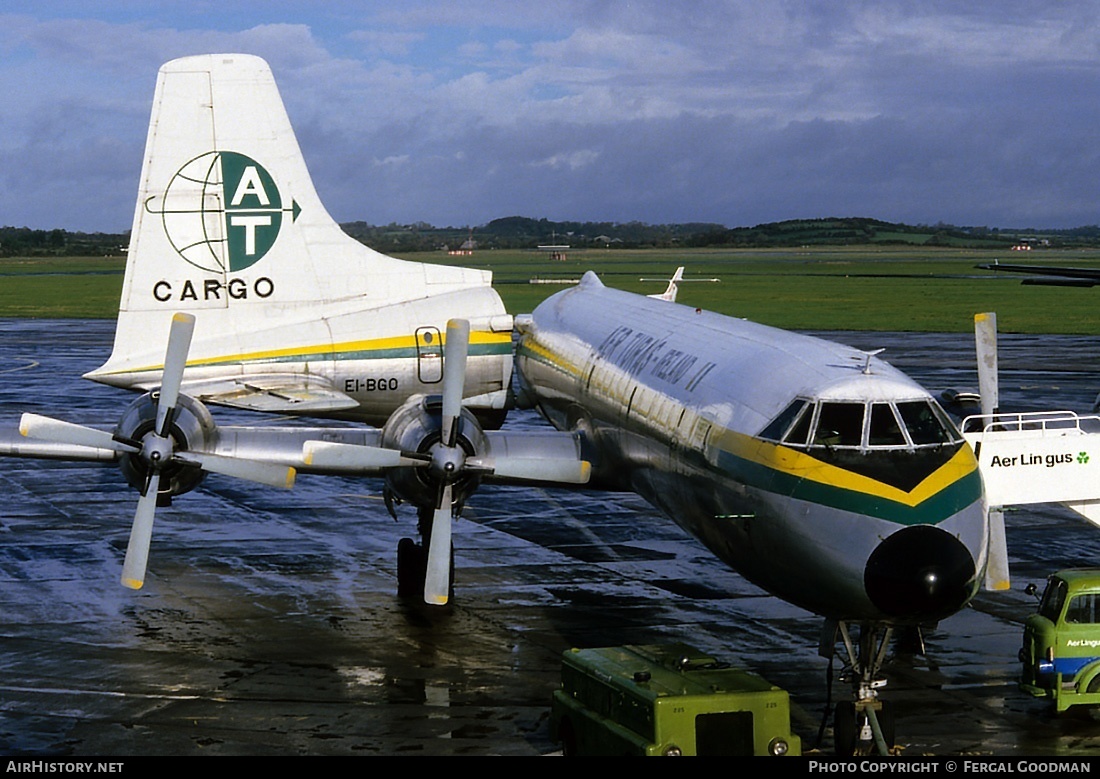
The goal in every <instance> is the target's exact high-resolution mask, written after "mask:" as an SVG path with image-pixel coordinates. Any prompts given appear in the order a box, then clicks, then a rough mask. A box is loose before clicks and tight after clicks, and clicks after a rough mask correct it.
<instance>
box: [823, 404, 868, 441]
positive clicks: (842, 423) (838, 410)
mask: <svg viewBox="0 0 1100 779" xmlns="http://www.w3.org/2000/svg"><path fill="white" fill-rule="evenodd" d="M863 409H864V406H863V404H862V403H822V404H821V413H820V414H819V415H818V418H817V430H815V431H814V446H859V445H860V444H862V443H863Z"/></svg>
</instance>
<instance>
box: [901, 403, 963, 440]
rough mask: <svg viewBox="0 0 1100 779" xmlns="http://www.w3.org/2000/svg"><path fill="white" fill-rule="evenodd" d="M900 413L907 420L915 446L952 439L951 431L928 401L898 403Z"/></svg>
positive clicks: (907, 426)
mask: <svg viewBox="0 0 1100 779" xmlns="http://www.w3.org/2000/svg"><path fill="white" fill-rule="evenodd" d="M898 413H899V414H901V418H902V420H903V421H904V422H905V427H906V429H907V430H908V431H909V437H910V438H911V439H913V444H914V446H923V445H927V444H946V443H948V442H949V441H951V439H952V436H951V433H950V432H949V431H948V428H947V427H946V426H945V425H944V423H943V421H942V420H941V419H940V418H939V415H937V414H936V412H935V410H934V409H933V408H932V405H931V404H930V403H928V402H927V401H924V400H914V401H909V402H907V403H898Z"/></svg>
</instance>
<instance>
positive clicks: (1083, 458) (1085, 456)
mask: <svg viewBox="0 0 1100 779" xmlns="http://www.w3.org/2000/svg"><path fill="white" fill-rule="evenodd" d="M1088 461H1089V453H1088V452H1081V453H1080V454H1078V455H1077V462H1079V463H1081V465H1084V464H1085V463H1087V462H1088Z"/></svg>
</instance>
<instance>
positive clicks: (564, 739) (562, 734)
mask: <svg viewBox="0 0 1100 779" xmlns="http://www.w3.org/2000/svg"><path fill="white" fill-rule="evenodd" d="M558 737H559V738H560V739H561V753H562V756H563V757H576V756H577V734H576V733H575V732H574V731H573V723H572V722H570V721H569V718H568V717H566V718H565V719H563V720H562V721H561V725H560V726H558Z"/></svg>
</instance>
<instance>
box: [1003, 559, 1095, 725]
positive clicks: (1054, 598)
mask: <svg viewBox="0 0 1100 779" xmlns="http://www.w3.org/2000/svg"><path fill="white" fill-rule="evenodd" d="M1028 591H1029V592H1032V593H1034V592H1035V591H1036V590H1035V587H1034V585H1029V586H1028ZM1020 662H1021V663H1022V664H1023V673H1022V675H1021V677H1020V687H1021V688H1022V689H1024V690H1026V691H1027V692H1029V693H1031V694H1032V695H1034V696H1036V697H1042V698H1050V699H1051V700H1052V701H1053V703H1054V708H1055V711H1058V712H1063V711H1066V710H1067V709H1070V708H1072V707H1074V706H1100V569H1095V568H1081V569H1071V570H1065V571H1059V572H1058V573H1055V574H1052V575H1051V576H1050V577H1049V578H1048V579H1047V586H1046V590H1045V591H1044V592H1043V597H1042V598H1041V600H1040V601H1039V611H1038V612H1037V613H1035V614H1032V615H1031V616H1030V617H1028V618H1027V621H1026V622H1025V623H1024V645H1023V647H1022V648H1021V649H1020Z"/></svg>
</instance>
